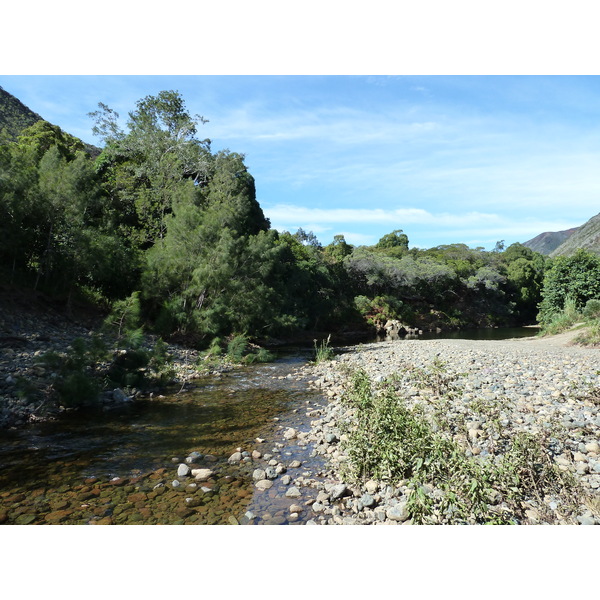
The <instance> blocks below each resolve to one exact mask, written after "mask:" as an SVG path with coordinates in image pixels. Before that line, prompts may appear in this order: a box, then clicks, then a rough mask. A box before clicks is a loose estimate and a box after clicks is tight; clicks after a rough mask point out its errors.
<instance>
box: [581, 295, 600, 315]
mask: <svg viewBox="0 0 600 600" xmlns="http://www.w3.org/2000/svg"><path fill="white" fill-rule="evenodd" d="M582 314H583V316H584V317H585V318H586V319H599V318H600V300H599V299H598V298H591V299H590V300H588V301H587V302H586V303H585V306H584V308H583V311H582Z"/></svg>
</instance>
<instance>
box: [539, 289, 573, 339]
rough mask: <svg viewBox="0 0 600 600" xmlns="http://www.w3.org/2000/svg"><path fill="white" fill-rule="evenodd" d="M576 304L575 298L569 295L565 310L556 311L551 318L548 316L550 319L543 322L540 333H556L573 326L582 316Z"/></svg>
mask: <svg viewBox="0 0 600 600" xmlns="http://www.w3.org/2000/svg"><path fill="white" fill-rule="evenodd" d="M576 305H577V303H576V300H575V298H574V297H573V296H567V299H566V300H565V305H564V308H563V310H562V311H561V312H559V313H555V314H554V315H552V317H551V318H550V317H547V319H548V320H547V321H546V322H545V323H543V324H542V327H541V329H540V335H542V336H543V335H556V334H558V333H562V332H563V331H566V330H567V329H569V328H571V327H573V325H575V323H577V321H579V319H580V318H581V315H580V314H579V312H578V311H577V308H576Z"/></svg>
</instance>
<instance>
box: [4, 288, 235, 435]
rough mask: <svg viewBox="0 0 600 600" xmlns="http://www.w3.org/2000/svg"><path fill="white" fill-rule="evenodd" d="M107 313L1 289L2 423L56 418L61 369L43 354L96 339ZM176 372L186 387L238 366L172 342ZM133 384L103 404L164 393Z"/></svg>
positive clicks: (147, 343)
mask: <svg viewBox="0 0 600 600" xmlns="http://www.w3.org/2000/svg"><path fill="white" fill-rule="evenodd" d="M102 320H103V318H102V316H101V315H99V314H98V313H97V312H95V311H91V310H85V309H82V308H81V307H79V309H78V310H76V311H75V312H74V314H72V315H69V314H68V313H67V312H66V311H65V309H64V307H63V306H58V305H57V306H55V305H54V304H53V303H52V301H50V300H49V299H47V298H45V297H44V296H43V295H42V294H35V293H32V292H26V293H25V292H22V293H19V292H15V291H14V290H10V293H6V292H5V293H0V428H7V427H20V426H23V425H25V424H26V423H29V422H34V421H40V420H48V419H53V418H55V417H56V416H57V415H59V414H60V413H61V412H62V409H61V408H60V407H59V406H55V405H54V403H53V402H52V385H53V383H54V382H55V380H56V377H57V374H56V373H55V372H53V369H52V368H51V367H50V366H48V365H46V364H45V363H44V362H43V360H42V357H43V355H44V354H47V353H56V354H58V355H65V354H67V353H68V352H69V351H70V350H71V348H72V345H73V342H74V341H75V340H76V339H77V338H80V339H83V340H91V339H92V337H93V336H94V335H96V334H97V332H98V331H100V328H101V326H102ZM156 339H157V338H156V337H155V336H151V335H146V336H145V339H144V342H143V344H142V347H143V348H147V349H150V348H152V347H153V345H154V344H155V343H156ZM166 350H167V353H168V354H169V355H170V357H171V361H172V362H171V363H170V365H169V366H170V368H171V369H172V377H171V380H170V382H167V383H168V386H169V389H172V390H174V391H180V390H184V389H186V387H191V385H193V382H194V380H196V379H198V378H199V377H201V376H203V375H205V374H206V373H210V372H212V373H213V374H214V375H216V376H218V374H219V371H223V370H226V369H228V368H231V367H232V366H233V365H230V364H228V363H227V361H225V360H223V361H221V363H220V365H212V364H210V363H209V362H208V361H207V365H206V367H203V366H202V365H199V363H198V360H199V358H200V353H199V352H198V351H196V350H194V349H190V348H185V347H183V346H179V345H175V344H168V345H167V348H166ZM160 391H164V390H160V389H158V388H157V389H154V390H152V389H150V390H145V391H144V392H142V391H140V390H137V389H132V390H127V393H125V392H124V391H123V390H121V389H108V390H104V391H103V392H102V394H101V398H100V401H101V402H102V403H105V404H108V405H112V404H114V403H115V402H129V401H131V400H133V399H134V398H135V397H139V396H143V395H149V394H151V393H152V394H155V393H160Z"/></svg>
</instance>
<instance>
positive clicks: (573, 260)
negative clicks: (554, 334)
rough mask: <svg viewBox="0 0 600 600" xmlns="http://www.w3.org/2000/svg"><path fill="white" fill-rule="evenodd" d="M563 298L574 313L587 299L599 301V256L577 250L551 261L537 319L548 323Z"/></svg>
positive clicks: (561, 306)
mask: <svg viewBox="0 0 600 600" xmlns="http://www.w3.org/2000/svg"><path fill="white" fill-rule="evenodd" d="M567 298H571V299H572V300H573V302H574V304H575V308H576V309H577V310H581V309H583V308H584V306H585V305H586V303H587V301H588V300H592V299H600V256H598V255H596V254H593V253H592V252H588V251H587V250H583V249H579V250H577V252H576V253H575V254H573V255H572V256H559V257H557V258H555V259H552V261H551V262H550V266H549V268H548V270H547V271H546V274H545V277H544V285H543V288H542V302H541V303H540V306H539V309H540V312H539V315H538V320H539V321H540V323H542V324H544V323H548V322H550V321H551V320H552V318H553V317H554V316H556V315H557V314H558V313H560V312H561V311H562V310H563V309H564V307H565V302H566V300H567Z"/></svg>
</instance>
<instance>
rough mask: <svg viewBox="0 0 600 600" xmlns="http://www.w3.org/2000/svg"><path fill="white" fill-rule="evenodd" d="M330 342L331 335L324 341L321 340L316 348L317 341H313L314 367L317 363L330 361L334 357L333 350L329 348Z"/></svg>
mask: <svg viewBox="0 0 600 600" xmlns="http://www.w3.org/2000/svg"><path fill="white" fill-rule="evenodd" d="M330 341H331V335H328V336H327V339H326V340H322V341H321V343H320V344H319V345H318V346H317V340H313V344H314V359H313V363H314V364H315V365H318V364H319V363H322V362H325V361H328V360H331V359H332V358H333V357H334V356H335V353H334V351H333V348H331V347H330V346H329V342H330Z"/></svg>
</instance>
